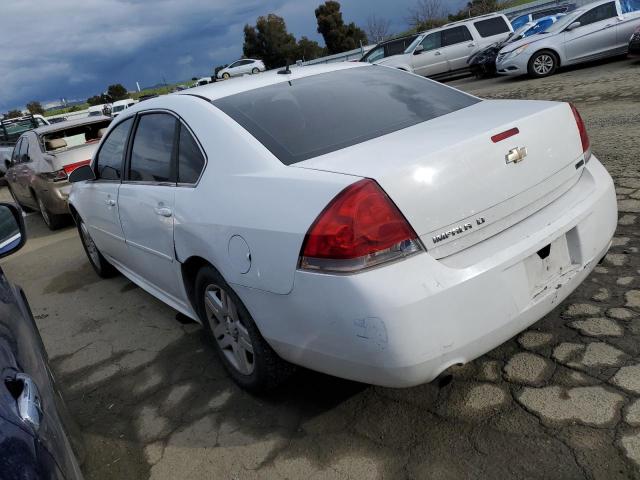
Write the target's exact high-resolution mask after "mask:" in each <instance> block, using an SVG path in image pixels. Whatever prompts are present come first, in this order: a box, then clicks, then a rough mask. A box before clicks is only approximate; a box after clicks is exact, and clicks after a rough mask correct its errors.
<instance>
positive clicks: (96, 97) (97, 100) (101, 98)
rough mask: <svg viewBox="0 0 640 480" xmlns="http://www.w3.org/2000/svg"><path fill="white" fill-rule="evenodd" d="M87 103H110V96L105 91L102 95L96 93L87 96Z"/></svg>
mask: <svg viewBox="0 0 640 480" xmlns="http://www.w3.org/2000/svg"><path fill="white" fill-rule="evenodd" d="M87 103H88V104H89V105H92V106H93V105H102V104H103V103H109V98H108V97H107V96H106V95H105V94H104V93H103V94H100V95H94V96H93V97H89V98H87Z"/></svg>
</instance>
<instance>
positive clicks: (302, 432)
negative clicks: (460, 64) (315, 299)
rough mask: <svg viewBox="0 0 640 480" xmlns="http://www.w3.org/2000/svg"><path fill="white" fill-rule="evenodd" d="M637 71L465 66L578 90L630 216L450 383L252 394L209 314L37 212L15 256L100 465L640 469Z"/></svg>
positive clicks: (17, 273)
mask: <svg viewBox="0 0 640 480" xmlns="http://www.w3.org/2000/svg"><path fill="white" fill-rule="evenodd" d="M639 78H640V64H639V63H638V62H637V61H632V60H617V61H614V62H603V63H600V64H597V65H589V66H587V67H583V68H579V69H573V70H570V71H565V72H561V73H560V74H558V75H556V76H554V77H551V78H549V79H545V80H522V79H508V78H498V79H487V80H480V81H477V80H473V79H463V80H457V81H454V82H451V85H454V86H457V87H459V88H462V89H464V90H467V91H469V92H472V93H474V94H476V95H479V96H483V97H490V98H530V99H551V100H569V101H573V102H575V103H576V104H577V106H578V108H579V109H580V111H581V113H582V115H583V117H584V119H585V122H586V124H587V128H588V130H589V132H590V135H591V140H592V145H593V151H594V152H595V154H596V155H597V156H598V157H599V158H600V160H601V161H602V162H603V163H604V164H605V166H606V167H607V168H608V169H609V171H610V172H611V173H612V174H613V176H614V178H615V181H616V185H617V188H618V193H619V206H620V217H619V218H620V219H619V228H618V231H617V234H616V237H615V241H614V244H613V247H612V249H611V253H610V254H609V255H608V256H607V257H606V259H605V261H604V263H603V264H602V265H601V266H599V267H597V269H596V271H595V272H594V273H593V274H592V275H591V276H590V277H589V278H588V279H587V280H586V281H585V283H584V284H583V285H582V286H580V287H579V288H578V289H577V291H576V292H575V293H574V294H572V295H571V296H570V297H569V298H568V299H567V301H565V302H564V303H563V304H561V305H560V306H558V308H556V309H555V310H554V311H553V312H551V313H550V314H549V315H547V316H546V317H545V318H544V319H542V320H540V321H539V322H538V323H536V324H535V325H533V326H532V328H531V329H530V330H528V331H526V332H523V333H522V334H521V335H519V336H518V337H516V338H513V339H512V340H510V341H509V342H507V343H505V344H504V345H502V346H500V347H499V348H497V349H496V350H494V351H492V352H490V353H489V354H487V355H485V356H483V357H481V358H479V359H478V360H476V361H474V362H472V363H471V364H468V365H465V366H463V367H460V368H458V369H456V370H454V371H453V372H452V373H453V380H452V381H451V382H450V383H449V384H447V385H436V384H429V385H423V386H420V387H417V388H412V389H406V390H393V389H386V388H378V387H370V386H366V385H361V384H357V383H353V382H347V381H343V380H338V379H334V378H330V377H327V376H324V375H320V374H315V373H312V372H306V371H305V372H301V373H299V374H297V375H296V376H295V378H293V380H292V381H291V382H290V383H289V384H288V385H286V386H285V387H284V388H283V389H281V390H279V391H278V392H275V393H272V394H271V395H269V396H266V397H262V398H257V397H253V396H251V395H248V394H247V393H244V392H243V391H241V390H239V389H238V388H237V387H235V385H234V384H233V383H231V382H230V381H229V379H228V378H227V376H226V375H225V374H224V372H223V370H222V368H221V366H220V364H219V363H218V361H217V360H216V358H215V356H214V355H213V353H212V352H211V350H210V349H209V347H208V346H207V343H206V340H205V337H204V334H203V332H202V330H201V329H200V327H199V326H198V325H195V324H191V323H186V324H183V323H181V322H180V318H179V317H176V314H175V312H174V311H173V310H171V309H170V308H168V307H166V306H164V305H163V304H161V303H160V302H158V301H157V300H155V299H154V298H153V297H151V296H149V295H148V294H146V293H144V292H143V291H142V290H140V289H139V288H137V287H135V286H134V285H133V284H131V283H130V282H128V281H127V280H126V279H125V278H123V277H119V278H115V279H111V280H106V281H105V280H100V279H99V278H98V277H97V276H96V275H94V273H93V271H92V270H91V268H90V266H89V264H88V263H87V261H86V260H85V257H84V253H83V251H82V247H81V245H80V242H79V240H78V237H77V234H76V231H75V230H74V229H72V228H68V229H65V230H62V231H58V232H56V233H50V232H48V231H47V230H46V229H45V228H44V227H43V224H42V222H41V220H40V218H39V217H38V216H36V215H31V216H29V217H28V229H29V234H30V238H29V242H28V244H27V246H26V247H25V248H24V249H23V250H22V251H21V252H18V253H17V254H15V255H14V256H12V257H10V258H8V259H7V260H4V261H2V266H3V268H4V269H5V271H6V273H7V274H8V276H9V277H10V278H12V279H13V280H14V281H16V282H17V283H20V284H22V285H23V287H24V288H25V290H26V292H27V295H28V297H29V299H30V302H31V306H32V308H33V311H34V315H35V317H36V320H37V322H38V325H39V327H40V329H41V332H42V336H43V339H44V343H45V345H46V347H47V350H48V352H49V355H50V358H51V361H52V365H53V369H54V371H55V373H56V375H57V377H58V380H59V381H60V383H61V384H62V387H63V390H64V392H65V395H66V396H67V398H68V403H69V406H70V409H71V411H72V412H73V414H74V415H75V418H76V419H77V422H78V424H79V425H80V427H81V429H82V431H83V434H84V439H83V441H84V446H85V449H86V455H85V458H84V470H85V474H86V477H87V478H88V479H122V478H154V479H174V478H181V479H190V478H220V479H227V478H229V479H232V478H233V479H235V478H239V479H240V478H241V479H245V478H248V479H253V478H296V479H297V478H308V479H319V478H335V479H346V478H394V479H395V478H416V479H418V478H429V479H441V478H442V479H445V478H456V479H457V478H502V479H510V478H514V479H515V478H517V479H521V478H544V479H554V478H558V479H572V478H589V479H591V478H598V479H599V478H606V479H616V478H639V479H640V316H639V314H640V281H639V280H638V273H639V271H638V269H639V268H640V265H639V264H640V261H639V260H638V255H637V252H638V248H639V247H640V242H639V237H638V234H639V230H638V222H637V217H638V215H640V172H639V166H638V162H637V160H638V157H639V153H640V152H639V147H638V139H639V138H640V107H639V105H640V103H639V101H640V80H639ZM3 190H4V192H3V193H4V194H6V189H3Z"/></svg>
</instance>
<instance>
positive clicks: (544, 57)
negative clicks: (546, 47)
mask: <svg viewBox="0 0 640 480" xmlns="http://www.w3.org/2000/svg"><path fill="white" fill-rule="evenodd" d="M554 64H555V61H554V59H553V57H552V56H551V55H549V54H547V53H543V54H541V55H538V56H537V57H536V59H535V60H534V61H533V71H534V72H536V73H537V74H538V75H547V74H548V73H549V72H550V71H551V70H553V66H554Z"/></svg>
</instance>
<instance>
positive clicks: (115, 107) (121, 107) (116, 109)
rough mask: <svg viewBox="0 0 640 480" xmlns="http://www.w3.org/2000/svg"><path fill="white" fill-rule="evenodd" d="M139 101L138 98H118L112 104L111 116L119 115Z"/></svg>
mask: <svg viewBox="0 0 640 480" xmlns="http://www.w3.org/2000/svg"><path fill="white" fill-rule="evenodd" d="M136 103H138V102H137V101H136V100H133V99H132V98H125V99H124V100H118V101H116V102H113V103H112V104H111V116H112V117H114V118H115V117H117V116H118V115H120V114H121V113H122V112H124V111H125V110H126V109H127V108H130V107H132V106H134V105H135V104H136Z"/></svg>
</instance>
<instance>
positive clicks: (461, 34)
mask: <svg viewBox="0 0 640 480" xmlns="http://www.w3.org/2000/svg"><path fill="white" fill-rule="evenodd" d="M472 41H473V37H472V36H471V32H470V31H469V29H468V28H467V27H465V26H464V25H461V26H459V27H455V28H450V29H448V30H443V31H442V46H443V47H448V46H449V45H456V44H458V43H462V42H472Z"/></svg>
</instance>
